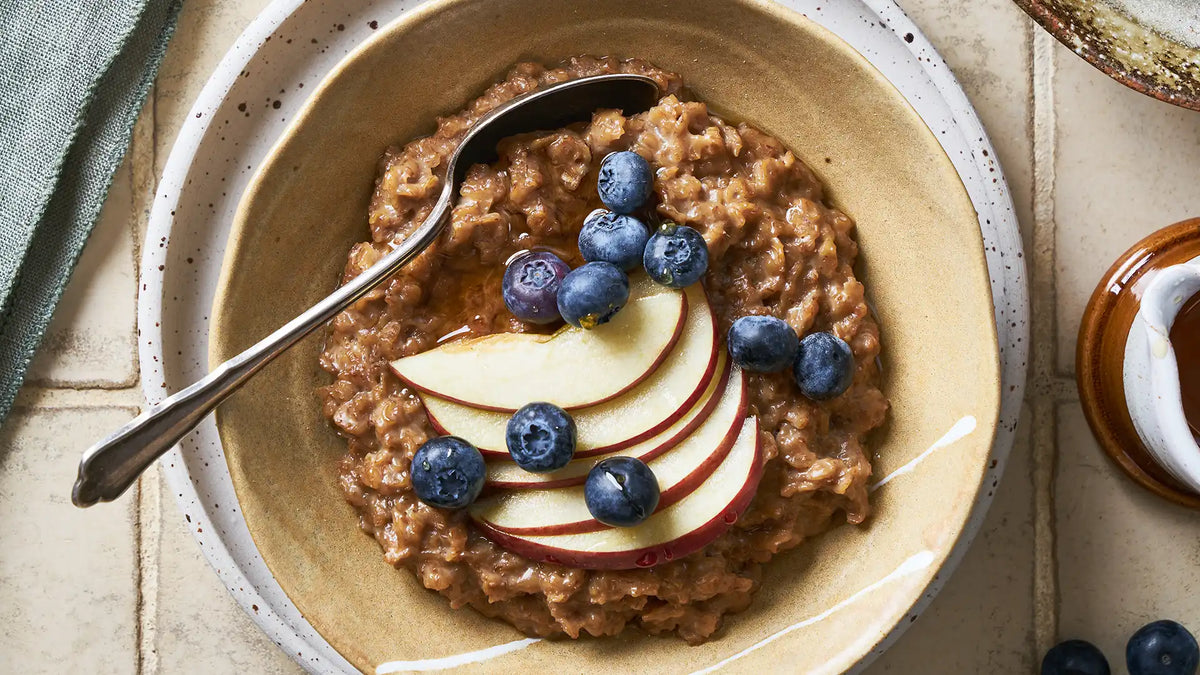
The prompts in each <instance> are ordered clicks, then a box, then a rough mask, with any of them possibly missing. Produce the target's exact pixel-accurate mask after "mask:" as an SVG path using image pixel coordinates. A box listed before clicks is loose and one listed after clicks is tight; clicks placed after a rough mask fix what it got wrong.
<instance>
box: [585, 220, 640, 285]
mask: <svg viewBox="0 0 1200 675" xmlns="http://www.w3.org/2000/svg"><path fill="white" fill-rule="evenodd" d="M649 238H650V230H649V229H647V227H646V226H645V225H643V224H642V221H640V220H638V219H637V218H634V217H633V216H623V215H621V214H619V213H613V212H612V211H605V210H604V209H596V210H595V211H592V212H591V214H589V215H588V217H587V218H585V219H584V221H583V229H581V230H579V252H580V253H582V254H583V259H584V260H587V261H589V262H591V261H595V260H600V261H603V262H607V263H612V264H614V265H616V266H617V267H620V268H621V269H623V270H626V271H631V270H635V269H637V268H638V267H639V266H640V265H641V264H642V251H644V250H645V249H646V240H648V239H649Z"/></svg>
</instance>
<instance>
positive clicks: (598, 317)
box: [558, 262, 629, 328]
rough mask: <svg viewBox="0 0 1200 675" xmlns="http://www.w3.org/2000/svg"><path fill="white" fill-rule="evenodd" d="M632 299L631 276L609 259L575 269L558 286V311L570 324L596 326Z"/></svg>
mask: <svg viewBox="0 0 1200 675" xmlns="http://www.w3.org/2000/svg"><path fill="white" fill-rule="evenodd" d="M627 300H629V277H627V276H625V273H624V272H622V271H621V268H619V267H617V266H616V265H613V264H612V263H606V262H590V263H585V264H584V265H583V266H581V267H577V268H575V269H573V270H571V273H570V274H568V275H567V276H566V277H565V278H564V279H563V280H562V287H561V288H559V289H558V311H559V313H561V314H562V318H564V319H566V321H567V323H569V324H571V325H572V326H576V327H579V328H595V327H596V326H599V325H600V324H602V323H607V322H608V320H609V319H611V318H613V315H614V314H616V313H617V312H618V311H620V310H621V308H622V307H624V306H625V302H626V301H627Z"/></svg>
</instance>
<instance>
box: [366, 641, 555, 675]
mask: <svg viewBox="0 0 1200 675" xmlns="http://www.w3.org/2000/svg"><path fill="white" fill-rule="evenodd" d="M541 641H542V640H541V638H525V639H524V640H514V641H512V642H506V643H504V644H502V645H496V646H495V647H488V648H487V649H480V650H477V651H473V652H465V653H463V654H454V655H452V656H443V657H442V658H440V659H422V660H420V661H388V662H387V663H381V664H379V665H378V666H375V675H387V674H388V673H413V672H417V673H425V672H429V671H433V670H448V669H450V668H458V667H459V666H465V665H467V664H468V663H479V662H481V661H487V660H489V659H494V658H496V657H497V656H504V655H505V654H509V653H511V652H515V651H518V650H521V649H524V648H526V647H528V646H529V645H531V644H533V643H535V642H541Z"/></svg>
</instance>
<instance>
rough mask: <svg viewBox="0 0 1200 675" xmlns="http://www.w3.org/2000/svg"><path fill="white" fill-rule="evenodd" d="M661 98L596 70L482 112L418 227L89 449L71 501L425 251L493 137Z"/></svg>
mask: <svg viewBox="0 0 1200 675" xmlns="http://www.w3.org/2000/svg"><path fill="white" fill-rule="evenodd" d="M658 97H659V89H658V85H657V84H656V83H655V82H654V80H652V79H650V78H648V77H643V76H641V75H624V74H614V75H596V76H594V77H585V78H581V79H578V80H571V81H569V82H563V83H560V84H554V85H551V86H549V87H546V88H545V89H541V90H539V91H536V92H532V93H529V94H526V95H523V96H520V97H518V98H516V99H513V100H512V101H509V102H508V103H505V104H504V105H501V106H500V107H498V108H496V109H495V110H493V111H491V112H490V113H488V114H486V115H484V116H483V117H482V118H480V120H479V121H478V122H476V124H475V126H474V127H472V128H471V130H470V131H468V132H467V135H466V137H464V138H463V141H462V143H461V144H460V145H459V146H458V148H457V149H456V150H455V151H454V154H453V155H451V156H450V162H449V164H448V166H447V167H446V177H447V178H446V180H445V181H444V182H443V185H442V192H441V195H440V196H439V197H438V200H437V203H436V204H435V205H434V207H433V211H432V212H431V213H430V214H429V217H428V218H426V219H425V222H423V223H421V225H420V227H418V228H417V229H416V230H415V231H413V233H412V234H411V235H410V236H409V237H408V238H406V239H405V240H404V241H402V242H400V243H399V244H398V245H397V246H396V248H395V249H394V250H393V251H392V252H391V253H388V254H387V255H386V256H384V257H383V258H382V259H381V260H380V261H379V262H377V263H376V264H375V265H373V266H372V267H371V268H370V269H368V270H366V271H365V272H363V273H362V274H360V275H358V276H357V277H355V278H354V279H353V280H352V281H351V282H350V283H348V284H346V285H345V286H342V287H341V288H339V289H338V290H336V291H334V292H333V293H332V294H330V295H329V296H328V297H326V298H325V299H324V300H322V301H321V302H319V303H317V304H316V305H314V306H313V307H312V308H311V309H309V310H308V311H306V312H304V313H303V314H301V315H300V316H298V317H296V318H295V319H292V320H291V321H289V322H288V323H287V324H286V325H285V326H283V327H282V328H280V329H279V330H277V331H275V332H274V333H271V334H270V335H268V336H267V337H265V338H263V339H262V340H261V341H259V342H258V344H255V345H254V346H253V347H251V348H249V349H247V350H246V351H244V352H242V353H241V354H238V355H237V356H235V357H233V358H232V359H229V360H228V361H226V362H225V363H222V364H221V365H219V366H217V367H216V368H215V369H214V370H213V371H212V372H211V373H209V374H208V376H207V377H205V378H204V379H202V380H200V381H199V382H196V383H195V384H193V385H191V386H189V387H187V388H186V389H184V390H182V391H180V392H179V393H177V394H175V395H173V396H170V397H169V398H166V399H164V400H163V401H162V402H160V403H158V404H155V405H153V406H151V407H150V408H149V409H147V410H146V412H144V413H142V414H141V415H139V416H138V417H137V418H136V419H134V420H133V421H131V422H130V423H129V424H126V425H125V426H124V427H121V428H120V429H118V430H117V431H116V432H115V433H113V434H112V435H111V436H109V437H108V438H105V439H104V440H102V441H100V442H99V443H97V444H96V445H94V446H92V447H91V448H88V450H87V451H86V452H84V453H83V458H82V459H81V460H80V462H79V477H78V478H77V479H76V481H75V488H74V489H73V490H72V491H71V501H73V502H74V503H75V505H76V506H80V507H83V506H91V505H92V504H95V503H96V502H98V501H112V500H114V499H116V498H117V497H119V496H121V493H123V492H125V490H126V489H128V488H129V486H130V485H132V484H133V482H134V481H135V480H137V477H138V476H139V475H140V474H141V473H142V471H144V470H145V469H146V468H147V467H148V466H150V464H151V463H153V462H154V460H156V459H158V458H159V457H160V456H161V455H162V454H163V453H165V452H166V451H167V450H170V449H171V448H172V447H174V445H175V444H176V443H178V442H179V441H180V439H182V438H183V437H184V436H185V435H187V434H188V432H190V431H191V430H192V429H193V428H195V426H196V425H197V424H199V423H200V421H201V420H202V419H204V417H205V416H206V415H208V413H210V412H212V410H213V409H214V408H216V407H217V406H218V405H219V404H220V403H221V401H224V400H225V398H226V397H228V396H229V395H230V394H232V393H233V392H234V391H236V390H237V389H238V387H241V386H242V385H243V384H245V383H246V381H247V380H249V379H250V378H251V377H253V376H254V374H255V373H257V372H258V371H259V370H261V369H262V367H263V366H265V365H267V364H268V363H269V362H270V361H271V360H272V359H274V358H275V357H276V356H278V355H279V354H281V353H283V351H284V350H286V349H287V348H288V347H291V346H292V345H294V344H296V343H297V342H299V341H300V339H301V338H303V337H304V336H306V335H308V334H309V333H311V332H313V331H314V330H316V329H317V328H319V327H320V326H323V325H325V323H326V322H328V321H329V320H330V319H332V318H333V317H334V316H336V315H337V313H338V312H341V311H342V310H344V309H346V308H347V307H349V306H350V305H351V304H353V303H354V302H355V301H356V300H358V299H359V298H361V297H363V296H364V295H366V294H367V292H369V291H370V290H371V289H373V288H375V287H376V286H378V285H379V284H381V283H383V282H384V281H386V280H387V279H388V278H390V277H391V276H392V275H393V274H395V273H396V272H397V271H399V270H400V268H402V267H404V265H406V264H407V263H408V262H409V261H410V260H412V259H413V258H415V257H416V256H417V255H418V254H420V253H421V251H423V250H425V248H426V247H427V246H429V244H431V243H432V242H433V241H434V240H435V239H436V238H437V236H438V233H440V232H441V231H442V228H443V227H444V226H445V224H446V222H447V221H448V220H449V215H450V207H451V205H452V204H453V201H454V196H455V195H456V194H457V193H458V188H459V185H460V184H461V182H462V179H463V177H464V176H465V175H466V173H467V169H468V168H470V167H471V165H473V164H477V163H479V162H486V161H490V160H492V159H494V158H495V157H496V144H497V143H499V142H500V140H501V139H504V138H507V137H508V136H512V135H514V134H519V133H525V132H530V131H539V130H545V129H556V128H558V127H562V126H565V125H567V124H570V123H572V122H582V121H587V120H589V119H591V116H592V113H593V112H594V111H596V110H598V109H601V108H616V109H621V110H623V111H624V112H625V114H627V115H632V114H636V113H639V112H643V111H645V110H648V109H649V108H650V107H651V106H653V105H654V104H655V102H656V101H657V100H658Z"/></svg>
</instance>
